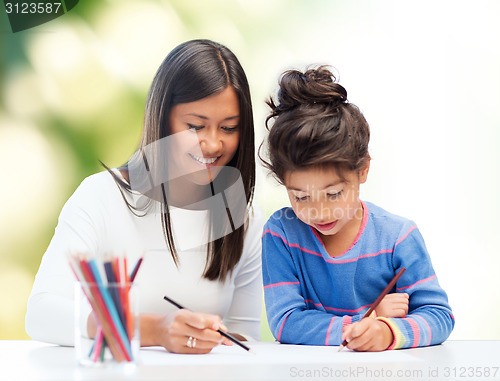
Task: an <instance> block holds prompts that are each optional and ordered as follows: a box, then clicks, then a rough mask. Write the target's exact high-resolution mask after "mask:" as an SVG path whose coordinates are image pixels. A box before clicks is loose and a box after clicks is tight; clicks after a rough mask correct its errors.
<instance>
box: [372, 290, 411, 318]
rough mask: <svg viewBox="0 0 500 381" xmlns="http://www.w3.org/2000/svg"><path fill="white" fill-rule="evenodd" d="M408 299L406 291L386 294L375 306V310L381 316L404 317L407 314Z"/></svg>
mask: <svg viewBox="0 0 500 381" xmlns="http://www.w3.org/2000/svg"><path fill="white" fill-rule="evenodd" d="M409 301H410V296H409V295H408V294H407V293H393V294H387V295H386V296H385V297H384V299H382V301H381V302H380V303H379V305H378V306H377V308H375V312H376V313H377V316H381V317H386V318H404V317H405V316H406V315H407V314H408V303H409Z"/></svg>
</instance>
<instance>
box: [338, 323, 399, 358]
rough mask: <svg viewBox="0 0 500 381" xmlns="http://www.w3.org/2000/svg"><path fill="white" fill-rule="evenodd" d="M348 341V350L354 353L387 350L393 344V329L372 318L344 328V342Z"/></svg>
mask: <svg viewBox="0 0 500 381" xmlns="http://www.w3.org/2000/svg"><path fill="white" fill-rule="evenodd" d="M344 340H347V348H349V349H352V350H354V351H363V352H378V351H384V350H386V349H387V348H388V347H389V346H390V345H391V344H392V342H393V340H394V336H393V334H392V331H391V329H390V328H389V326H388V325H387V324H385V323H384V322H383V321H380V320H375V319H372V318H365V319H361V320H360V321H358V322H356V323H353V324H351V325H348V326H346V327H344V330H343V333H342V341H344Z"/></svg>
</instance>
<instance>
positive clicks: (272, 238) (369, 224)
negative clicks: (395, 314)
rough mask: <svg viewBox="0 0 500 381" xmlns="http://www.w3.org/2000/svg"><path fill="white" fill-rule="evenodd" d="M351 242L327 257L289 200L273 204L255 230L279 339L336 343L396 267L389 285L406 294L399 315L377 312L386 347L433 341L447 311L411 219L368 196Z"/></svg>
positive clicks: (444, 331) (441, 337)
mask: <svg viewBox="0 0 500 381" xmlns="http://www.w3.org/2000/svg"><path fill="white" fill-rule="evenodd" d="M362 204H363V210H364V216H363V220H362V223H361V228H360V231H359V233H358V235H357V237H356V239H355V240H354V242H353V244H352V245H351V247H350V248H349V249H348V250H347V251H346V252H345V253H344V254H342V255H340V256H338V257H330V256H329V254H328V252H327V251H326V249H325V246H324V245H323V242H322V240H321V238H320V236H319V235H318V233H317V231H316V230H315V229H314V228H313V227H311V226H309V225H307V224H305V223H303V222H302V221H300V220H299V219H298V218H297V216H296V215H295V213H294V212H293V209H292V208H283V209H281V210H278V211H277V212H275V213H274V214H273V215H272V216H271V217H270V218H269V220H268V222H267V223H266V225H265V227H264V233H263V236H262V250H263V252H262V261H263V266H262V271H263V280H264V295H265V302H266V310H267V317H268V321H269V326H270V328H271V331H272V333H273V335H274V337H275V338H276V339H277V340H278V341H280V342H282V343H291V344H311V345H340V343H341V342H342V340H341V336H342V328H343V326H345V325H347V324H351V323H354V322H356V321H359V320H361V318H362V317H363V314H364V313H365V312H366V311H367V310H368V308H369V307H370V305H371V304H372V303H373V302H374V301H375V299H376V298H377V297H378V295H379V294H380V293H381V292H382V290H383V289H384V288H385V287H386V286H387V284H388V283H389V282H390V281H391V279H392V278H393V277H394V275H395V274H396V273H397V271H398V270H399V269H400V268H401V267H405V268H406V272H405V273H404V274H403V276H402V277H401V278H400V279H399V281H398V282H397V284H396V287H395V289H394V290H392V291H391V292H406V293H408V294H409V295H410V300H409V311H408V315H407V316H406V317H405V318H387V319H386V318H383V317H377V319H381V320H384V321H385V322H386V323H387V324H388V325H389V327H390V328H391V330H392V332H393V334H394V341H393V343H392V345H391V346H390V347H389V349H397V348H411V347H418V346H427V345H434V344H440V343H442V342H443V341H445V340H446V339H447V338H448V336H449V335H450V333H451V331H452V329H453V326H454V323H455V321H454V317H453V315H452V311H451V308H450V306H449V305H448V298H447V296H446V293H445V292H444V290H443V289H442V288H441V287H440V285H439V283H438V280H437V277H436V274H435V272H434V268H433V267H432V263H431V259H430V257H429V254H428V252H427V249H426V247H425V243H424V240H423V238H422V236H421V234H420V232H419V230H418V228H417V227H416V225H415V224H414V223H413V222H412V221H410V220H407V219H405V218H402V217H399V216H396V215H394V214H391V213H388V212H386V211H385V210H383V209H381V208H379V207H377V206H376V205H374V204H371V203H364V202H363V203H362Z"/></svg>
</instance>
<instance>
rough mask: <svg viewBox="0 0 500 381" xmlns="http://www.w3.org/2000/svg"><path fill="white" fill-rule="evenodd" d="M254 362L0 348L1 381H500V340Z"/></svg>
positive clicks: (229, 350)
mask: <svg viewBox="0 0 500 381" xmlns="http://www.w3.org/2000/svg"><path fill="white" fill-rule="evenodd" d="M250 346H251V347H252V348H253V350H254V351H255V352H256V354H255V355H252V354H250V353H247V352H246V351H244V350H242V349H241V348H239V347H237V346H233V347H217V348H215V349H214V350H213V351H212V352H211V353H210V354H208V355H177V354H171V353H168V352H166V351H165V350H164V349H163V348H159V347H153V348H143V349H141V351H140V356H139V360H138V365H137V366H125V367H124V366H107V367H104V368H103V367H101V368H93V367H83V366H79V365H78V364H77V363H76V360H75V356H74V350H73V348H72V347H59V346H54V345H50V344H45V343H41V342H36V341H29V340H25V341H8V340H3V341H0V380H1V381H4V380H5V381H11V380H20V381H21V380H22V381H31V380H82V381H83V380H91V381H93V380H113V381H114V380H197V381H204V380H386V379H392V380H500V341H447V342H445V343H444V344H442V345H438V346H433V347H428V348H415V349H406V350H397V351H385V352H379V353H360V352H352V351H350V350H347V349H344V350H343V351H342V352H338V351H337V350H338V347H316V346H302V345H282V344H278V343H272V342H254V343H250Z"/></svg>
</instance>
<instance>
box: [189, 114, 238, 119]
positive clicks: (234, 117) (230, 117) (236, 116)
mask: <svg viewBox="0 0 500 381" xmlns="http://www.w3.org/2000/svg"><path fill="white" fill-rule="evenodd" d="M186 115H188V116H195V117H197V118H200V119H203V120H208V119H209V118H208V117H206V116H204V115H200V114H195V113H189V114H186ZM239 117H240V116H239V115H234V116H229V117H227V118H225V119H223V120H232V119H237V118H239Z"/></svg>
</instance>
